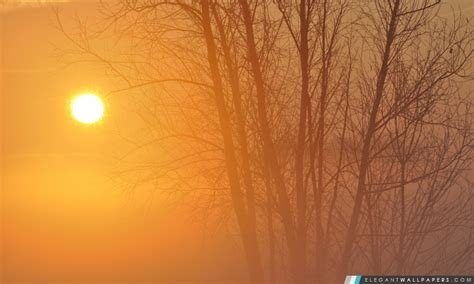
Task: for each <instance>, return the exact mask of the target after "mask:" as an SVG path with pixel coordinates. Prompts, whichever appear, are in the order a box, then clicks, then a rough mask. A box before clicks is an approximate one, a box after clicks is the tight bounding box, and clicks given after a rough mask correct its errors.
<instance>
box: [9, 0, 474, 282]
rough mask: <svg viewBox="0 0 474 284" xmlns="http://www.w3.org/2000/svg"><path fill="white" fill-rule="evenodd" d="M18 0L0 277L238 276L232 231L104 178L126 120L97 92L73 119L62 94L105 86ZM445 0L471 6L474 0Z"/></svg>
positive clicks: (117, 105) (85, 6)
mask: <svg viewBox="0 0 474 284" xmlns="http://www.w3.org/2000/svg"><path fill="white" fill-rule="evenodd" d="M20 2H22V3H19V2H18V1H16V2H14V1H12V0H7V1H2V0H0V3H3V4H4V5H3V7H2V8H1V9H0V11H1V12H0V41H1V42H0V43H1V44H0V54H1V58H0V59H1V61H0V72H1V73H0V93H1V108H0V114H1V129H2V132H1V135H0V138H1V144H2V157H1V160H2V164H1V172H0V173H1V178H2V179H1V186H2V187H1V191H2V196H1V198H2V200H1V201H2V208H1V211H2V213H3V214H2V233H1V234H2V237H3V238H2V255H1V256H2V259H1V260H0V263H1V264H2V268H3V279H4V280H5V281H6V282H17V281H31V282H35V283H37V282H41V281H67V280H71V281H72V280H74V281H118V280H122V281H134V280H135V281H139V280H150V281H151V280H166V279H184V280H186V279H193V278H199V277H203V275H208V277H211V278H215V279H223V278H225V277H226V278H228V279H232V278H238V277H241V275H245V273H243V272H242V271H243V270H244V268H242V267H241V266H239V265H237V263H242V261H240V259H239V257H240V256H239V255H236V253H239V250H236V249H235V246H237V244H236V242H237V239H236V240H234V239H233V238H231V236H230V235H229V234H227V233H222V234H220V235H217V236H210V237H209V236H207V237H206V241H204V237H203V234H202V228H201V227H200V223H199V222H193V220H190V219H189V218H188V217H184V216H186V214H185V212H182V211H180V210H176V211H173V209H170V208H160V203H159V201H158V202H157V203H155V205H154V207H153V208H152V209H151V210H144V206H145V205H144V204H145V203H146V202H145V201H144V200H145V199H146V196H140V195H138V196H132V197H130V196H127V195H125V194H124V193H123V190H121V188H120V187H119V186H118V185H117V184H116V183H114V182H112V181H113V180H114V176H113V174H112V171H113V169H114V163H113V161H112V160H113V159H112V158H113V157H111V156H113V153H111V152H110V149H111V146H113V145H114V144H115V143H116V142H115V141H116V139H117V136H116V135H117V133H116V130H117V125H121V126H124V125H125V126H127V123H130V122H127V121H124V120H123V118H124V117H127V111H129V110H128V109H127V108H126V107H125V106H124V105H126V103H124V101H120V100H114V99H110V100H107V101H106V104H107V105H106V107H107V108H106V117H105V119H104V120H103V122H102V123H101V124H99V125H95V126H84V125H80V124H78V123H77V122H75V121H74V120H72V119H71V117H70V115H69V109H68V106H69V101H70V99H71V97H72V96H74V95H76V94H79V93H81V92H84V91H96V92H98V93H102V92H103V93H105V92H107V91H108V90H110V89H111V88H113V86H114V85H113V83H112V82H111V81H110V79H108V77H107V76H106V74H105V72H104V70H103V69H100V68H98V67H97V66H94V65H91V64H75V65H68V66H66V65H65V64H64V61H62V58H61V57H59V56H58V54H60V53H58V52H57V48H58V47H59V48H62V47H64V46H67V42H66V41H65V38H64V37H63V35H62V34H61V33H60V32H59V31H58V30H57V29H55V28H54V17H53V13H52V9H51V6H52V5H49V4H44V3H43V4H38V2H45V1H20ZM31 2H34V3H31ZM449 3H451V4H453V5H454V6H459V7H461V9H462V10H463V11H465V12H466V13H469V14H474V0H452V1H449ZM55 5H56V4H55ZM57 5H58V6H59V7H60V8H61V16H62V18H63V19H65V24H66V25H67V24H71V22H70V19H73V18H74V15H75V13H77V14H78V15H79V16H80V17H83V18H87V19H90V20H92V21H93V20H94V18H95V17H97V16H98V15H97V13H96V10H97V3H96V2H93V1H81V2H64V3H61V4H57ZM1 6H2V4H0V7H1ZM447 11H448V10H446V13H447ZM443 13H445V11H443ZM192 224H194V225H192ZM229 240H230V241H229ZM209 243H212V244H213V245H212V246H213V247H214V248H215V249H214V250H210V249H208V247H209V246H208V245H206V244H209ZM197 258H199V261H197ZM183 267H186V270H185V271H182V268H183ZM229 267H234V268H235V271H229V270H228V268H229ZM226 269H227V270H226ZM0 281H1V279H0Z"/></svg>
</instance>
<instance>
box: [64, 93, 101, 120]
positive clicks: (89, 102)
mask: <svg viewBox="0 0 474 284" xmlns="http://www.w3.org/2000/svg"><path fill="white" fill-rule="evenodd" d="M71 114H72V116H73V117H74V118H75V119H76V120H77V121H79V122H81V123H85V124H92V123H96V122H97V121H99V120H100V119H101V118H102V116H103V115H104V103H103V102H102V100H101V99H100V98H99V97H98V96H97V95H95V94H82V95H79V96H77V97H75V98H74V99H73V100H72V103H71Z"/></svg>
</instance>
